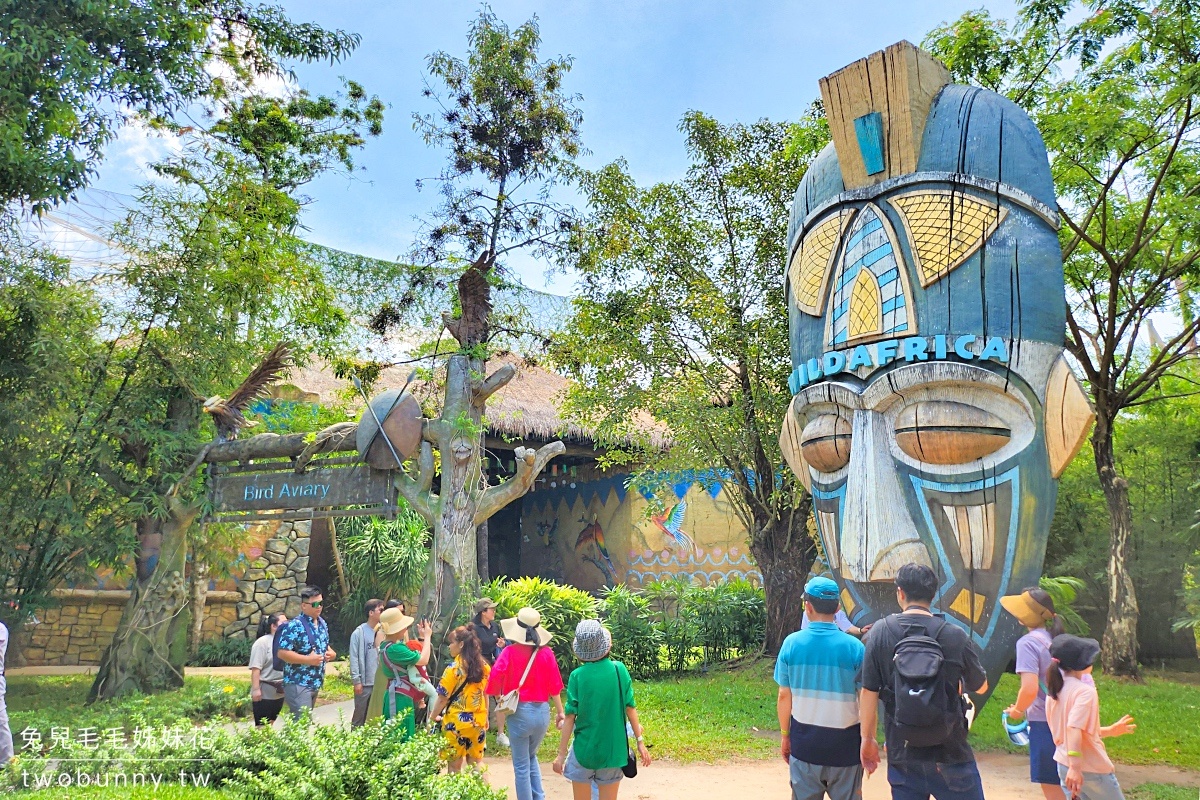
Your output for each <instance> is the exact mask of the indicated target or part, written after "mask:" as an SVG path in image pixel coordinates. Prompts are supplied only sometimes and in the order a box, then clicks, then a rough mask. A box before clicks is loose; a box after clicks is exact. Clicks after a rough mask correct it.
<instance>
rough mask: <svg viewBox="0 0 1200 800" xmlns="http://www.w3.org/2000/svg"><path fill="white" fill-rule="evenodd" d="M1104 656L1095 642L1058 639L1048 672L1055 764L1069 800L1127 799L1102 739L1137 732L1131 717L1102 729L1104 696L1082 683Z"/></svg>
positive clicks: (1048, 717) (1048, 718) (1048, 715)
mask: <svg viewBox="0 0 1200 800" xmlns="http://www.w3.org/2000/svg"><path fill="white" fill-rule="evenodd" d="M1099 654H1100V644H1099V643H1098V642H1097V641H1096V640H1095V639H1083V638H1080V637H1078V636H1071V635H1070V634H1065V633H1064V634H1063V635H1061V636H1055V637H1054V641H1053V642H1052V643H1051V644H1050V659H1051V660H1050V668H1049V669H1047V670H1046V694H1047V695H1048V697H1047V699H1046V721H1047V722H1048V723H1049V724H1050V733H1051V735H1052V736H1053V737H1054V744H1055V750H1054V760H1055V761H1057V762H1058V775H1059V778H1060V779H1061V780H1062V787H1063V790H1064V791H1065V792H1066V794H1067V796H1068V797H1072V798H1082V800H1124V797H1125V796H1124V795H1123V794H1122V793H1121V785H1120V784H1119V783H1117V776H1116V773H1115V771H1114V770H1113V763H1112V761H1110V760H1109V758H1108V752H1107V751H1106V750H1105V749H1104V742H1103V741H1102V740H1103V739H1105V738H1107V737H1109V736H1123V735H1125V734H1127V733H1132V732H1133V731H1134V730H1136V729H1137V725H1134V724H1133V717H1131V716H1129V715H1128V714H1126V715H1125V716H1123V717H1121V718H1120V719H1119V720H1117V721H1116V722H1114V723H1113V724H1112V725H1108V726H1105V727H1101V725H1100V697H1099V695H1097V694H1096V687H1095V686H1094V685H1093V684H1090V683H1086V682H1084V680H1083V678H1084V677H1085V676H1087V675H1090V674H1091V672H1092V662H1094V661H1095V660H1096V656H1098V655H1099Z"/></svg>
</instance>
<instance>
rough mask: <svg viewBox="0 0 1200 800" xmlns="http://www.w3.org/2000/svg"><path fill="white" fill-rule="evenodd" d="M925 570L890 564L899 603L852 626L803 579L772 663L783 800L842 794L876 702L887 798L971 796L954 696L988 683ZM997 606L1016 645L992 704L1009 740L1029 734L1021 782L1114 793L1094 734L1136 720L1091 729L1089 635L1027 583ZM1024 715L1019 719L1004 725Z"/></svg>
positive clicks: (853, 789)
mask: <svg viewBox="0 0 1200 800" xmlns="http://www.w3.org/2000/svg"><path fill="white" fill-rule="evenodd" d="M937 590H938V581H937V575H936V574H935V573H934V572H933V570H932V569H930V568H929V567H927V566H924V565H919V564H908V565H905V566H904V567H901V569H900V570H899V572H898V573H897V575H896V602H897V604H898V605H899V607H900V609H901V610H900V612H899V613H896V614H892V615H890V616H888V617H885V618H884V619H882V620H879V621H878V622H876V623H875V624H874V625H873V626H866V627H865V628H864V630H863V631H862V635H863V636H864V641H863V642H859V641H858V640H857V639H856V638H855V637H854V636H852V635H850V633H848V632H847V631H848V630H850V625H849V620H841V619H839V613H840V611H839V600H838V598H839V590H838V587H837V584H836V583H835V582H834V581H832V580H830V579H828V578H814V579H812V580H811V581H809V583H808V584H807V585H806V586H805V591H804V594H805V597H804V607H805V618H806V620H807V622H806V624H805V626H804V627H803V628H802V629H801V630H800V631H797V632H796V633H793V634H792V635H790V636H789V637H788V638H787V639H786V640H785V641H784V643H783V646H782V648H781V649H780V653H779V659H778V661H777V662H776V666H775V680H776V682H777V683H778V684H779V693H778V703H777V705H778V716H779V726H780V733H781V734H782V745H781V747H782V754H783V757H784V759H785V760H786V761H787V762H788V765H789V769H790V776H791V785H792V797H793V800H821V798H822V797H824V796H825V795H829V797H830V800H854V799H855V798H861V796H862V780H863V775H864V774H866V775H870V774H872V773H873V772H874V771H875V770H876V768H878V766H879V764H880V749H879V743H878V741H877V739H876V730H877V724H878V709H879V706H880V705H882V706H883V713H884V744H885V748H886V753H887V762H888V767H887V776H888V783H889V784H890V785H891V790H892V798H893V800H928V798H929V797H930V796H933V797H935V798H937V800H983V782H982V780H981V778H980V775H979V769H978V767H977V766H976V763H975V754H974V753H973V752H972V750H971V746H970V745H969V744H968V743H967V733H968V729H969V727H970V721H969V719H970V718H969V710H970V701H969V699H968V698H967V694H968V693H975V694H980V693H984V692H986V691H987V690H988V685H987V676H986V675H985V674H984V670H983V666H982V664H981V663H980V659H979V653H978V651H977V650H976V649H975V645H974V644H973V643H972V642H971V640H970V638H969V636H968V634H967V633H966V631H964V630H963V629H962V628H960V627H958V626H956V625H953V624H949V623H948V622H947V620H946V618H945V616H944V615H942V614H939V613H935V612H934V611H932V609H931V606H932V603H933V599H934V597H935V596H936V594H937ZM1001 605H1002V607H1003V608H1005V609H1006V610H1007V611H1008V612H1009V613H1011V614H1013V616H1015V617H1016V618H1017V619H1018V620H1019V621H1020V622H1021V624H1023V625H1025V627H1026V628H1027V633H1026V634H1025V635H1024V636H1023V637H1021V639H1020V640H1019V641H1018V642H1017V659H1016V671H1017V673H1018V674H1019V675H1020V676H1021V690H1020V692H1019V694H1018V695H1017V700H1016V702H1015V703H1014V704H1013V705H1012V706H1010V707H1009V708H1008V709H1006V711H1005V724H1006V727H1007V729H1008V730H1009V732H1010V736H1013V735H1014V733H1015V732H1017V731H1020V732H1021V733H1023V734H1024V736H1023V737H1022V738H1020V739H1017V738H1014V741H1020V742H1021V743H1026V744H1028V745H1029V758H1030V780H1031V781H1032V782H1033V783H1035V784H1040V785H1041V788H1042V791H1043V794H1044V795H1045V798H1046V800H1065V798H1066V797H1071V798H1080V799H1081V800H1123V796H1122V794H1121V789H1120V786H1119V785H1118V783H1117V780H1116V776H1115V774H1114V772H1113V767H1112V762H1111V761H1109V759H1108V756H1107V754H1106V753H1105V751H1104V744H1103V742H1102V739H1103V738H1105V737H1108V736H1120V735H1122V734H1125V733H1129V732H1131V731H1133V730H1134V729H1135V728H1136V725H1134V724H1133V719H1132V717H1129V716H1125V717H1122V718H1121V719H1120V720H1118V721H1117V722H1116V723H1114V724H1113V725H1110V726H1107V727H1101V725H1100V717H1099V701H1098V697H1097V694H1096V688H1095V684H1094V683H1093V682H1092V681H1091V680H1090V673H1091V670H1092V662H1093V661H1094V660H1095V658H1096V656H1097V655H1098V654H1099V652H1100V646H1099V644H1098V643H1097V642H1096V641H1095V640H1094V639H1084V638H1080V637H1077V636H1071V635H1068V634H1066V633H1064V632H1063V628H1062V621H1061V619H1060V618H1059V616H1058V615H1057V614H1056V613H1055V608H1054V602H1053V599H1052V598H1051V597H1050V595H1049V594H1048V593H1046V592H1045V591H1043V590H1041V589H1038V588H1032V589H1026V590H1025V591H1023V592H1022V593H1021V594H1019V595H1012V596H1009V597H1004V598H1002V600H1001ZM1020 717H1025V719H1026V722H1024V723H1022V725H1023V726H1024V727H1018V726H1014V725H1011V724H1010V723H1009V720H1010V719H1018V718H1020Z"/></svg>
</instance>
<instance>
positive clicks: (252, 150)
mask: <svg viewBox="0 0 1200 800" xmlns="http://www.w3.org/2000/svg"><path fill="white" fill-rule="evenodd" d="M380 115H381V107H380V105H379V103H378V101H377V100H374V99H368V98H367V97H366V95H365V93H363V92H362V90H361V88H359V87H357V86H356V85H354V84H351V85H350V92H349V95H348V97H347V98H345V99H344V100H337V99H334V98H317V99H315V100H314V99H312V98H309V97H308V96H307V95H305V94H303V93H299V94H297V95H294V96H292V97H290V98H283V99H278V98H263V97H254V96H250V97H242V98H239V99H234V100H232V101H231V105H230V107H229V109H228V113H226V114H225V115H223V116H222V117H221V118H220V119H219V120H218V121H217V123H216V124H214V125H213V126H212V127H211V128H210V129H209V130H206V131H197V132H195V133H193V134H191V135H190V136H191V141H192V143H191V146H190V147H189V148H188V150H187V151H186V152H185V153H184V155H183V156H181V157H180V158H178V159H174V160H172V161H169V162H167V163H165V164H163V165H161V166H160V168H159V171H160V172H161V173H162V174H163V176H164V177H167V178H169V179H170V182H169V183H166V184H152V185H150V186H148V187H146V188H145V189H144V190H143V192H142V195H141V197H140V198H139V204H138V205H137V207H136V208H135V209H134V210H133V211H132V212H131V213H130V215H129V217H128V218H127V219H126V220H125V221H124V222H123V223H122V224H121V226H119V228H118V230H117V231H116V232H115V239H116V242H117V243H118V245H119V246H120V247H121V248H122V249H123V250H124V251H125V252H126V253H127V254H128V256H129V258H128V261H127V262H126V263H125V264H124V265H122V266H121V267H120V269H119V270H118V272H117V275H115V276H114V278H115V282H116V283H117V284H118V285H121V286H124V287H127V289H128V292H129V294H130V296H129V297H128V298H127V302H126V303H125V305H124V313H123V314H122V316H121V319H120V324H119V329H120V330H121V331H122V332H123V333H122V335H121V336H120V337H119V338H118V345H117V352H118V353H119V355H120V357H119V358H118V359H117V360H116V361H115V363H114V365H113V366H111V367H110V368H109V370H108V373H107V380H108V381H109V383H110V384H111V385H112V386H114V387H115V388H114V389H113V390H112V397H113V400H112V403H111V414H110V420H111V421H110V422H109V423H108V424H107V425H106V426H104V427H103V428H102V430H104V431H105V432H106V434H105V438H106V440H107V442H108V443H109V444H110V446H111V449H112V451H113V456H112V458H111V460H110V461H109V463H108V465H107V466H106V467H105V468H104V469H103V472H104V473H105V474H106V476H107V477H108V479H109V480H110V482H111V483H112V485H113V486H114V487H116V488H117V489H118V490H119V491H120V493H121V494H122V495H123V496H125V497H127V498H128V499H129V501H130V502H132V503H135V504H137V505H138V506H139V508H140V514H139V516H138V519H137V531H138V537H139V549H138V557H137V576H136V581H135V585H134V591H133V594H132V596H131V597H130V600H129V603H128V605H127V606H126V608H125V611H124V614H123V616H122V619H121V623H120V625H119V626H118V629H117V632H116V634H115V635H114V637H113V642H112V644H111V645H110V646H109V647H108V648H107V649H106V650H105V653H104V656H103V657H102V660H101V665H100V669H99V671H98V672H97V675H96V681H95V683H94V684H93V687H92V696H93V697H105V698H107V697H112V696H116V695H119V694H124V693H126V692H129V691H133V690H137V691H143V692H148V691H155V690H158V689H162V688H165V687H168V686H176V685H179V684H180V683H181V681H182V667H183V663H184V660H185V647H184V645H185V644H186V634H187V630H188V627H187V625H186V624H185V615H184V613H183V612H184V610H185V606H186V605H187V586H186V583H185V581H184V575H185V560H186V557H187V554H188V535H189V529H190V528H191V526H192V523H193V522H194V520H195V518H196V517H197V516H198V514H199V512H200V505H199V502H198V492H199V489H200V487H199V485H198V483H199V482H198V481H197V480H196V479H195V478H194V468H195V466H196V463H197V462H198V460H199V459H198V457H197V452H198V451H200V450H201V448H202V446H203V444H204V442H205V441H206V440H207V439H208V438H210V436H211V433H210V431H209V429H207V427H206V426H203V425H202V413H201V406H202V403H203V400H204V398H205V397H206V396H209V395H212V394H221V393H225V392H228V391H229V390H231V389H232V388H234V387H235V386H236V385H237V382H238V381H240V380H241V378H242V377H243V376H244V375H245V374H246V373H247V372H248V371H249V369H250V368H251V366H252V365H253V364H255V363H256V362H257V360H258V359H259V358H260V357H261V354H262V353H263V352H265V351H266V350H268V349H270V347H271V346H272V345H274V344H275V343H276V342H278V341H280V340H281V339H288V340H291V341H292V342H293V344H294V347H295V349H296V350H297V351H298V352H299V353H300V354H301V355H303V354H304V353H306V352H310V351H312V350H313V349H321V350H322V351H323V352H324V353H325V354H327V355H328V354H329V353H330V352H331V351H332V349H333V348H334V347H335V346H336V344H337V341H338V338H339V336H340V335H341V333H342V331H343V330H344V328H345V326H346V323H347V315H346V314H345V313H344V312H343V311H342V310H341V308H340V307H339V305H338V302H337V296H336V290H335V288H334V287H333V286H332V285H330V283H329V282H328V281H327V280H326V278H325V274H324V272H323V270H322V267H321V264H320V263H318V262H316V261H314V260H313V259H311V258H310V257H309V252H310V251H309V250H308V249H307V248H306V247H304V245H303V244H302V243H301V242H300V241H299V240H298V239H297V238H296V236H295V231H296V227H297V225H298V223H299V214H300V210H301V202H300V198H298V197H297V196H296V190H297V189H298V188H300V187H301V186H303V184H304V183H306V182H307V181H308V180H311V178H313V177H315V176H316V175H317V174H319V173H320V172H322V171H325V170H330V169H339V168H340V169H351V168H353V159H352V153H353V151H354V150H355V149H356V148H358V147H360V146H361V145H362V143H363V135H364V133H365V132H378V130H379V124H380V120H381V116H380Z"/></svg>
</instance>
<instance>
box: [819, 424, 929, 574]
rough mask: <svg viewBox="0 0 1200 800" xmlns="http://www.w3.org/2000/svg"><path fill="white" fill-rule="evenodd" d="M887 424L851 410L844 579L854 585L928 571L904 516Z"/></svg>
mask: <svg viewBox="0 0 1200 800" xmlns="http://www.w3.org/2000/svg"><path fill="white" fill-rule="evenodd" d="M889 436H890V431H888V430H887V420H886V419H885V418H884V417H883V415H882V414H879V413H878V412H875V411H855V412H854V426H853V438H852V439H851V442H850V468H849V470H848V473H847V475H848V477H847V480H846V499H845V503H846V507H845V508H844V509H843V510H842V526H841V537H840V538H841V541H840V545H841V552H842V575H843V577H845V578H848V579H850V580H852V581H890V580H892V579H894V578H895V577H896V573H897V571H899V569H900V567H902V566H904V565H905V564H913V563H916V564H925V565H926V566H929V567H932V566H933V561H932V560H931V559H930V557H929V551H928V549H927V548H926V547H925V545H924V544H922V543H921V537H920V536H918V535H917V528H916V525H914V524H913V521H912V517H910V516H909V513H908V504H907V503H905V501H904V492H903V490H902V488H901V486H900V480H899V476H898V475H897V472H896V468H895V464H894V463H893V461H892V455H891V449H890V447H889Z"/></svg>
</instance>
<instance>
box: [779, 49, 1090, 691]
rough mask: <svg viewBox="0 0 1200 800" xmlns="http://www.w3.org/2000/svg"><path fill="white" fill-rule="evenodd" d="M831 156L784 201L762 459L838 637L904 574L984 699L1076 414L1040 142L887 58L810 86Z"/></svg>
mask: <svg viewBox="0 0 1200 800" xmlns="http://www.w3.org/2000/svg"><path fill="white" fill-rule="evenodd" d="M821 96H822V99H823V101H824V105H825V113H826V115H827V116H828V119H829V127H830V132H831V133H832V138H833V142H832V144H830V145H829V146H828V147H826V148H825V150H824V151H823V152H822V153H821V154H820V155H819V156H818V157H817V158H816V159H815V160H814V161H813V163H812V165H811V167H810V168H809V170H808V173H807V174H806V175H805V177H804V180H803V181H802V182H801V184H800V187H799V189H798V190H797V192H796V197H795V201H794V204H793V207H792V218H791V224H790V228H789V232H788V246H789V251H788V253H789V255H788V266H787V283H788V298H789V304H790V308H789V313H790V333H791V350H792V364H793V366H794V368H795V369H794V371H793V373H792V375H791V380H790V385H791V390H792V393H793V394H794V395H795V396H794V397H793V400H792V404H791V407H790V408H789V411H788V413H787V415H786V418H785V420H784V424H783V431H782V434H781V437H780V444H781V445H782V447H783V452H784V455H785V457H786V459H787V461H788V463H789V465H790V466H791V468H792V469H793V470H794V471H795V472H796V474H797V475H798V476H799V478H800V480H801V481H802V482H803V483H804V484H805V486H807V487H808V488H809V490H810V491H811V493H812V496H813V505H814V510H815V518H816V523H817V528H818V531H819V533H820V537H821V542H822V544H823V546H824V550H825V554H826V557H827V559H828V561H829V565H830V567H831V569H832V570H833V574H834V577H835V578H836V580H837V581H838V583H839V584H840V586H841V587H842V589H843V591H842V600H843V603H844V606H845V609H846V611H847V612H848V613H849V615H850V617H851V618H852V619H853V620H854V621H855V622H856V623H858V624H860V625H861V624H864V623H867V622H871V621H874V620H876V619H878V618H880V617H881V616H884V615H886V614H889V613H892V612H894V611H896V610H898V609H897V608H896V596H895V584H894V578H895V575H896V571H897V570H898V569H899V568H900V567H901V566H903V565H904V564H907V563H909V562H916V563H920V564H927V565H929V566H930V567H932V568H933V569H934V570H935V571H936V572H937V573H938V575H939V577H940V579H941V584H940V585H941V588H940V590H939V593H938V596H937V598H936V599H935V603H934V604H935V606H936V607H937V608H938V609H940V610H941V611H944V612H945V613H946V616H947V618H948V619H949V620H951V621H953V622H954V623H956V624H958V625H960V626H962V627H963V628H964V629H966V630H967V631H969V632H970V634H971V636H972V638H973V639H974V640H975V642H976V643H977V644H978V646H979V647H980V649H981V650H982V651H983V652H984V662H985V665H986V666H987V667H988V672H989V674H990V676H991V678H992V679H993V680H992V684H993V685H994V684H995V680H994V679H995V678H996V676H997V673H998V672H999V671H1000V670H1001V669H1003V667H1004V665H1005V664H1006V663H1007V662H1008V660H1009V658H1010V657H1011V654H1012V649H1011V648H1012V645H1013V642H1014V640H1015V639H1016V637H1017V636H1018V635H1019V634H1020V633H1021V630H1020V628H1019V625H1018V624H1017V622H1016V620H1015V619H1013V618H1012V617H1011V616H1009V615H1007V614H1005V613H1004V612H1003V611H1002V609H1001V607H1000V605H999V604H998V603H997V600H998V599H999V598H1000V597H1001V596H1002V595H1005V594H1012V593H1016V592H1019V591H1020V590H1021V589H1022V588H1024V587H1026V586H1029V585H1034V584H1036V582H1037V579H1038V576H1039V575H1040V574H1041V567H1042V558H1043V555H1044V552H1045V547H1046V535H1047V533H1048V530H1049V527H1050V520H1051V517H1052V516H1053V514H1054V501H1055V493H1056V489H1057V482H1058V477H1059V476H1060V475H1061V474H1062V471H1063V469H1064V468H1065V467H1066V465H1067V463H1068V462H1069V461H1070V460H1071V458H1072V456H1074V455H1075V453H1076V451H1077V450H1078V449H1079V447H1080V446H1081V445H1082V443H1083V441H1084V438H1085V437H1086V435H1087V431H1088V427H1089V425H1090V424H1091V420H1092V412H1091V408H1090V406H1089V405H1088V402H1087V399H1086V397H1085V395H1084V394H1083V391H1082V389H1081V387H1080V386H1079V382H1078V381H1077V379H1076V378H1075V376H1074V374H1073V373H1072V372H1071V369H1070V368H1069V366H1068V364H1067V363H1066V361H1065V360H1064V358H1063V341H1064V336H1065V314H1066V304H1065V299H1064V293H1063V269H1062V255H1061V250H1060V249H1059V243H1058V236H1057V234H1056V229H1057V227H1058V213H1057V210H1056V205H1055V197H1054V184H1053V182H1052V181H1051V177H1050V167H1049V164H1048V162H1047V159H1046V149H1045V145H1044V144H1043V143H1042V138H1041V135H1040V134H1039V133H1038V131H1037V128H1035V127H1034V125H1033V123H1032V122H1031V121H1030V120H1029V117H1028V116H1026V114H1025V112H1023V111H1022V110H1021V109H1020V108H1018V107H1017V106H1016V105H1014V104H1013V103H1011V102H1010V101H1008V100H1006V99H1005V98H1003V97H1001V96H1000V95H998V94H995V93H994V92H989V91H986V90H982V89H978V88H973V87H968V86H958V85H953V84H950V83H949V75H948V73H947V71H946V69H945V68H944V67H943V66H942V65H941V64H940V63H939V62H937V61H936V60H935V59H933V58H932V57H931V56H929V55H928V54H926V53H924V52H922V51H920V50H918V49H917V48H915V47H914V46H913V45H911V44H909V43H907V42H901V43H900V44H897V45H894V46H892V47H890V48H888V49H887V50H884V51H882V52H879V53H876V54H874V55H872V56H869V57H868V58H865V59H863V60H862V61H859V62H856V63H854V64H852V65H850V66H849V67H846V68H845V69H843V70H841V71H839V72H837V73H835V74H833V75H831V76H829V77H828V78H825V79H823V80H822V81H821Z"/></svg>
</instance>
